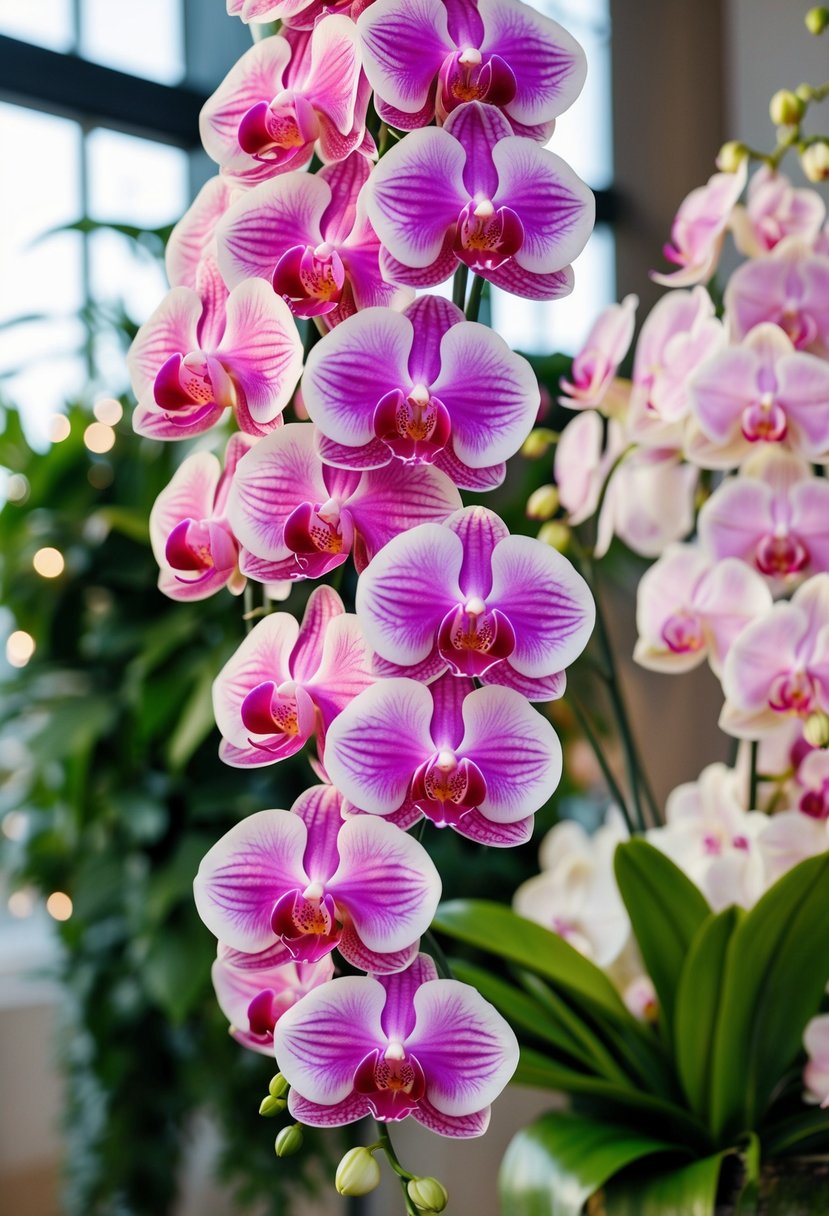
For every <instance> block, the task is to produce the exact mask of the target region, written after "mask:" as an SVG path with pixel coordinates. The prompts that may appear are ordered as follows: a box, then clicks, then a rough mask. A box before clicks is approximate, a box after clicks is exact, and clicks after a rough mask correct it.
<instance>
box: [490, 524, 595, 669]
mask: <svg viewBox="0 0 829 1216" xmlns="http://www.w3.org/2000/svg"><path fill="white" fill-rule="evenodd" d="M487 602H488V605H489V607H490V608H500V609H501V611H502V612H503V613H504V614H505V616H507V617H508V618H509V621H510V624H511V625H512V627H513V629H514V630H515V650H514V651H513V652H512V654H511V655H510V656H509V661H510V664H511V665H512V666H513V667H514V668H515V670H516V671H518V672H520V673H521V674H522V675H525V676H534V677H537V676H548V675H552V674H553V672H557V671H561V670H562V669H563V668H565V667H567V666H569V664H570V663H572V662H573V660H574V659H575V658H577V656H578V655H580V654H581V652H582V650H584V648H585V646H586V645H587V641H588V638H589V637H590V634H591V633H592V632H593V625H594V622H595V618H596V611H595V605H594V603H593V597H592V595H591V594H590V588H589V587H588V586H587V583H586V582H585V581H584V579H583V578H582V577H581V575H580V574H579V573H578V572H577V571H576V569H575V567H574V566H573V565H572V564H571V563H570V562H569V561H568V560H567V558H566V557H564V556H563V555H562V554H561V553H558V552H557V551H556V550H555V549H552V548H551V547H550V546H549V545H545V544H543V543H542V542H541V541H537V540H533V539H532V538H531V537H529V536H510V537H507V539H506V540H503V541H501V543H500V544H499V545H497V546H496V548H495V550H494V552H493V554H492V590H491V592H490V594H489V597H488V601H487Z"/></svg>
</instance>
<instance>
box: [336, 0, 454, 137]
mask: <svg viewBox="0 0 829 1216" xmlns="http://www.w3.org/2000/svg"><path fill="white" fill-rule="evenodd" d="M357 29H358V31H359V34H360V38H361V39H362V44H363V57H364V69H365V73H366V75H367V76H368V79H369V82H370V84H371V87H372V88H373V89H374V90H375V92H376V93H377V95H378V97H381V98H382V99H383V101H384V102H387V103H388V104H389V105H392V106H394V108H395V109H397V110H402V111H404V113H406V114H414V113H416V112H417V111H419V110H422V109H423V107H424V106H425V105H426V102H427V100H428V98H429V94H430V92H431V89H432V83H433V81H434V78H435V76H436V75H437V73H438V69H439V68H440V65H441V64H442V63H443V60H444V59H445V58H446V56H447V55H449V54H451V53H452V51H453V50H454V49H455V48H454V46H453V43H452V39H451V38H450V37H449V30H448V28H447V21H446V6H445V5H444V4H442V3H441V2H440V0H374V3H373V4H372V5H371V6H370V7H369V8H367V9H365V10H364V11H363V12H362V13H361V14H360V17H359V19H358V21H357ZM427 121H428V119H427Z"/></svg>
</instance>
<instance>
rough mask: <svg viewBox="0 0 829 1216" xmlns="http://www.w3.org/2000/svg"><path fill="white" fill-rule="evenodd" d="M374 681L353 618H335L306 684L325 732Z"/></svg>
mask: <svg viewBox="0 0 829 1216" xmlns="http://www.w3.org/2000/svg"><path fill="white" fill-rule="evenodd" d="M376 678H377V677H376V675H375V674H374V668H373V664H372V661H371V653H370V651H369V648H368V645H367V644H366V640H365V638H364V636H363V631H362V629H361V628H360V623H359V621H358V620H357V618H356V616H353V615H352V614H351V613H346V614H345V615H343V616H338V617H336V618H335V620H333V621H331V623H330V624H329V625H328V627H327V629H326V631H325V637H324V638H323V643H322V654H321V656H320V664H319V668H318V670H317V673H316V675H315V676H314V677H313V679H311V680H308V681H307V682H306V685H305V687H306V689H307V691H308V694H309V696H311V697H312V698H313V701H314V704H315V705H316V706H317V707H318V708H319V710H320V713H321V714H322V721H323V727H324V728H325V729H327V728H328V726H329V725H330V724H331V722H333V721H334V719H335V718H336V717H337V715H338V714H339V713H341V712H342V710H343V709H345V707H346V706H347V705H348V704H350V703H351V702H352V701H353V700H354V698H355V697H356V696H358V694H359V693H361V692H362V691H363V690H364V689H366V688H368V687H369V686H370V685H371V684H373V683H374V682H375V680H376Z"/></svg>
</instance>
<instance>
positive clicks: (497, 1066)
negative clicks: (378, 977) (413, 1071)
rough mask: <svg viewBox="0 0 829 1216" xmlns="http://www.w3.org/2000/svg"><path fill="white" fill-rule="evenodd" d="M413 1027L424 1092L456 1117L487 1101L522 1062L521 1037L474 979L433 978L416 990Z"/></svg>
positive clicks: (414, 1051)
mask: <svg viewBox="0 0 829 1216" xmlns="http://www.w3.org/2000/svg"><path fill="white" fill-rule="evenodd" d="M414 1006H415V1018H416V1021H415V1028H414V1030H413V1031H412V1033H411V1034H410V1035H409V1037H408V1039H407V1041H406V1047H407V1049H408V1050H409V1051H411V1053H412V1055H414V1056H416V1058H417V1059H418V1061H419V1062H420V1065H421V1067H422V1068H423V1071H424V1073H425V1074H426V1096H427V1098H428V1099H429V1102H430V1103H431V1104H432V1106H433V1107H435V1109H436V1110H438V1111H439V1112H440V1113H441V1114H444V1115H449V1116H452V1117H455V1118H457V1117H458V1116H462V1115H471V1114H474V1113H475V1112H477V1111H480V1109H481V1107H484V1106H488V1105H489V1103H490V1102H492V1101H494V1099H495V1098H497V1096H498V1094H500V1092H501V1090H502V1089H504V1088H505V1086H506V1085H507V1083H508V1081H509V1080H510V1078H511V1077H512V1074H513V1073H514V1072H515V1069H516V1067H517V1066H518V1040H517V1039H516V1037H515V1034H514V1032H513V1031H512V1029H511V1027H510V1026H509V1025H508V1023H507V1022H506V1021H505V1020H504V1018H502V1017H501V1015H500V1013H498V1011H497V1010H496V1009H494V1008H493V1006H492V1005H490V1004H489V1003H488V1001H485V1000H484V998H483V997H482V996H481V994H480V993H479V992H477V991H476V990H475V989H474V988H473V987H472V986H471V985H470V984H461V983H459V982H458V981H457V980H431V981H428V982H427V983H425V984H422V985H421V986H420V987H419V988H418V990H417V991H416V992H415V994H414Z"/></svg>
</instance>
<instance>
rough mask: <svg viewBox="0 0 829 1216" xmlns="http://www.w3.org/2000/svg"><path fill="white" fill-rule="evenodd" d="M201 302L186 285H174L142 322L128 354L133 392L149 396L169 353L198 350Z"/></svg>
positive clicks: (175, 353)
mask: <svg viewBox="0 0 829 1216" xmlns="http://www.w3.org/2000/svg"><path fill="white" fill-rule="evenodd" d="M201 315H202V301H201V299H200V298H199V296H198V295H197V294H196V292H195V291H192V290H191V289H190V288H189V287H174V288H173V289H172V290H171V291H168V292H167V295H166V296H165V297H164V299H163V300H162V301H161V303H160V304H159V306H158V308H156V310H155V312H153V314H152V315H151V316H150V317H149V318H148V320H146V321H145V322H144V324H143V325H142V326H141V328H140V329H139V331H138V333H137V334H136V336H135V340H134V341H133V344H132V346H131V347H130V349H129V354H128V355H127V365H128V367H129V372H130V378H131V380H132V387H133V392H134V393H135V395H136V397H138V398H144V397H147V396H150V398H152V392H153V387H154V385H155V380H156V377H157V375H158V373H159V371H160V370H161V368H162V367H163V366H164V364H165V363H166V362H167V360H168V359H169V358H170V357H171V356H172V355H186V354H188V353H189V352H190V351H195V350H198V348H199V341H198V324H199V319H200V318H201Z"/></svg>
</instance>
